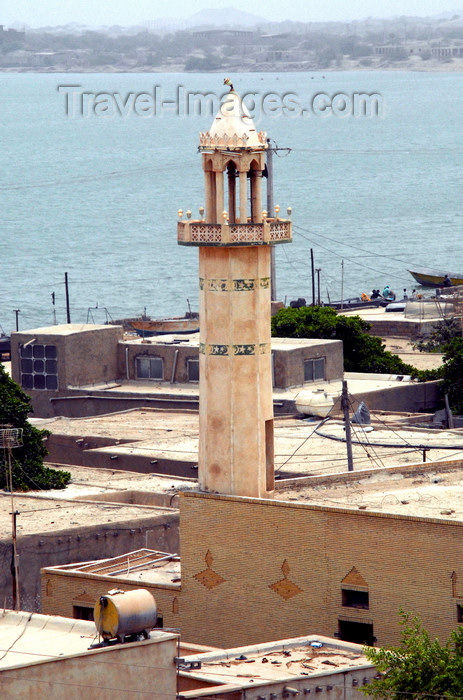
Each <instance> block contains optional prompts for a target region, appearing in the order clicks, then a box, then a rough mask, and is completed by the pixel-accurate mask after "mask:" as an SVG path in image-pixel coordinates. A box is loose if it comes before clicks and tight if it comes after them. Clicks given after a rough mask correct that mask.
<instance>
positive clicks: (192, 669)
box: [178, 634, 377, 700]
mask: <svg viewBox="0 0 463 700" xmlns="http://www.w3.org/2000/svg"><path fill="white" fill-rule="evenodd" d="M179 669H180V673H179V676H180V677H179V695H178V697H179V698H180V700H197V699H198V698H209V699H210V700H215V699H216V700H219V699H223V698H227V697H228V698H233V699H234V700H249V698H255V699H256V700H257V698H265V700H267V698H270V699H271V700H272V699H275V698H296V697H297V696H298V695H301V697H302V696H306V695H311V694H312V693H313V694H314V695H316V697H317V698H319V699H320V700H325V698H326V699H327V700H328V699H331V698H336V699H337V700H358V698H359V697H360V695H359V692H358V689H359V688H361V687H363V686H366V685H368V683H369V682H370V680H371V679H372V678H374V677H375V676H376V674H377V672H376V670H375V668H374V666H373V665H372V664H371V663H370V662H369V661H368V660H367V659H366V657H365V654H364V652H363V649H362V647H361V646H359V645H357V644H349V643H346V642H340V641H339V640H336V639H330V638H328V637H320V636H317V635H315V634H310V635H308V636H304V637H299V638H296V639H284V640H279V641H277V642H270V643H266V644H259V645H256V646H241V647H238V648H234V649H233V648H232V649H229V648H227V649H216V650H211V651H208V652H203V653H198V654H193V655H191V654H188V655H185V658H184V663H180V667H179Z"/></svg>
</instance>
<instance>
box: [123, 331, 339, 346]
mask: <svg viewBox="0 0 463 700" xmlns="http://www.w3.org/2000/svg"><path fill="white" fill-rule="evenodd" d="M199 341H200V334H199V333H198V332H197V333H188V334H186V333H185V334H179V333H169V334H165V335H154V336H149V337H147V338H142V337H141V336H138V335H132V334H127V333H126V334H125V336H124V340H120V341H119V342H120V343H124V344H125V343H128V344H130V345H179V346H182V345H183V346H188V347H194V348H196V347H199ZM334 343H338V344H339V343H342V341H341V340H328V339H325V338H277V337H275V338H272V339H271V346H272V349H274V350H293V349H297V348H305V347H314V346H317V345H333V344H334Z"/></svg>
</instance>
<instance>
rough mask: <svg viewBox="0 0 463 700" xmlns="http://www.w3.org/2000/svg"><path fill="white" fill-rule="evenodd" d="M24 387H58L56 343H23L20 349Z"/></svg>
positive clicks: (22, 384) (49, 388) (46, 388)
mask: <svg viewBox="0 0 463 700" xmlns="http://www.w3.org/2000/svg"><path fill="white" fill-rule="evenodd" d="M19 357H20V367H19V369H20V372H21V386H22V388H23V389H45V390H47V391H57V389H58V360H57V357H58V355H57V351H56V345H35V344H33V345H21V346H20V349H19Z"/></svg>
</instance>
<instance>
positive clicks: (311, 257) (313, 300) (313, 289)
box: [310, 248, 315, 306]
mask: <svg viewBox="0 0 463 700" xmlns="http://www.w3.org/2000/svg"><path fill="white" fill-rule="evenodd" d="M310 262H311V266H312V306H315V265H314V261H313V248H311V249H310Z"/></svg>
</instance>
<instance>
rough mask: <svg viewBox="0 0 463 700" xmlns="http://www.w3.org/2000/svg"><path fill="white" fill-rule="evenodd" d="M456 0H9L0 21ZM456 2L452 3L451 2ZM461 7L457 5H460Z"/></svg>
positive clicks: (435, 8)
mask: <svg viewBox="0 0 463 700" xmlns="http://www.w3.org/2000/svg"><path fill="white" fill-rule="evenodd" d="M458 4H460V3H459V0H457V2H455V4H454V3H453V2H452V0H351V1H350V2H349V3H346V1H345V0H323V1H321V0H312V1H311V0H309V1H307V0H292V1H291V0H290V1H289V2H286V3H281V0H265V2H264V1H263V0H257V1H256V2H254V3H249V0H199V2H197V3H195V4H194V5H193V4H192V3H191V2H188V1H187V0H172V1H171V2H170V3H168V5H167V4H166V3H165V2H161V1H160V0H151V1H150V0H98V2H94V0H92V1H91V2H90V0H46V2H38V0H9V2H8V3H5V4H4V7H3V10H2V11H1V13H0V23H1V24H4V25H7V26H8V25H10V24H12V23H23V24H26V25H29V26H31V27H43V26H46V25H50V26H56V25H60V24H69V23H71V22H77V23H81V24H87V25H91V26H99V25H114V24H119V25H123V26H130V25H134V24H139V23H142V22H145V21H147V20H156V19H160V18H164V17H170V18H175V19H182V18H187V17H190V16H191V15H192V14H194V13H196V12H198V11H199V10H202V9H210V8H226V7H230V6H232V7H234V8H235V9H237V10H242V11H244V12H250V13H252V14H255V15H259V16H261V17H263V18H265V19H268V20H274V21H280V20H285V19H292V20H299V21H303V22H311V21H314V22H318V21H333V20H344V21H345V20H358V19H364V18H366V17H393V16H397V15H416V16H426V15H436V14H439V13H442V12H458V9H457V7H458ZM456 6H457V7H456ZM460 11H461V8H460Z"/></svg>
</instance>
